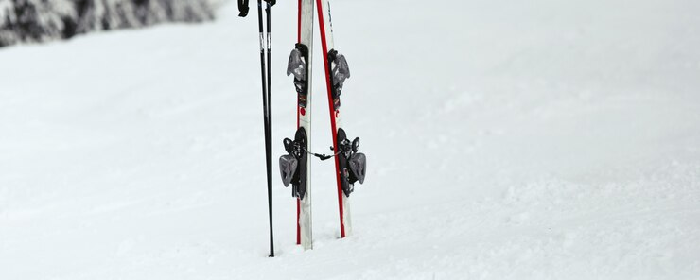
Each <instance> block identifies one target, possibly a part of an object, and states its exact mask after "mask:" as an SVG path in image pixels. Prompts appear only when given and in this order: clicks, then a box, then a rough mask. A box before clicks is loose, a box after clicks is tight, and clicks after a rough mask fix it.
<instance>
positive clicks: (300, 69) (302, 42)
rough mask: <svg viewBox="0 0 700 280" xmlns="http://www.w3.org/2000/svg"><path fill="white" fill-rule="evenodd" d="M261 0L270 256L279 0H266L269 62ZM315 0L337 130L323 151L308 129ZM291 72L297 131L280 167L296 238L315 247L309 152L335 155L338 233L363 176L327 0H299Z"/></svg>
mask: <svg viewBox="0 0 700 280" xmlns="http://www.w3.org/2000/svg"><path fill="white" fill-rule="evenodd" d="M262 2H263V0H258V29H259V32H260V65H261V76H262V93H263V115H264V124H265V152H266V164H267V165H266V166H267V187H268V204H269V214H270V256H271V257H272V256H274V242H273V231H272V179H271V173H272V171H271V169H272V166H271V154H272V147H271V137H272V119H271V118H272V117H271V103H270V102H271V97H270V89H271V70H270V69H271V67H270V64H271V15H272V6H273V5H274V4H275V0H264V2H266V3H267V8H266V9H265V11H266V12H267V64H266V63H265V57H266V56H265V42H264V36H263V12H262ZM314 2H315V5H316V8H317V12H318V16H319V22H320V25H321V27H320V29H321V41H322V47H323V53H324V70H325V76H326V88H327V91H328V107H329V113H330V118H331V131H332V135H333V143H334V144H333V147H331V150H332V151H333V154H332V155H322V154H317V153H312V152H310V151H309V149H308V147H309V135H310V131H311V107H310V105H311V92H310V90H311V77H312V75H311V74H312V71H311V70H312V69H311V65H312V63H311V62H312V56H311V54H312V53H313V21H314ZM248 3H249V0H238V9H239V12H240V14H239V16H241V17H245V16H246V15H247V14H248V11H249V9H248ZM287 75H293V76H294V86H295V89H296V92H297V97H298V98H297V109H298V110H297V132H296V134H295V136H294V140H292V139H289V138H286V139H285V140H284V146H285V150H286V151H287V153H288V154H286V155H283V156H282V157H280V161H279V167H280V174H281V176H282V181H283V183H284V185H285V186H289V185H290V184H291V185H292V186H293V187H292V196H293V197H295V198H297V238H296V242H297V244H300V245H302V246H303V247H304V249H307V250H308V249H312V248H313V242H312V234H311V187H310V184H309V178H310V177H311V176H310V171H311V170H310V161H309V155H313V156H316V157H319V158H321V160H327V159H330V158H333V159H334V161H335V167H336V181H337V187H338V204H339V211H340V237H341V238H342V237H346V236H348V235H351V234H352V223H351V219H350V198H349V197H350V194H351V193H352V192H353V191H354V184H355V183H356V182H360V184H362V183H363V182H364V178H365V169H366V157H365V155H364V154H363V153H360V152H358V148H359V137H358V138H355V139H354V140H353V141H350V140H349V139H348V138H347V135H346V134H345V131H344V130H343V129H342V128H341V114H340V105H341V103H340V95H341V91H342V88H343V83H344V82H345V80H346V79H348V78H350V70H349V68H348V65H347V62H346V60H345V57H344V56H343V55H341V54H339V53H338V52H337V51H336V50H335V49H334V46H333V26H332V23H331V16H330V5H329V2H328V0H299V15H298V40H297V44H296V45H295V47H294V49H293V50H292V52H291V53H290V57H289V65H288V67H287Z"/></svg>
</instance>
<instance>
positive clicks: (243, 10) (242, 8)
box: [238, 0, 250, 17]
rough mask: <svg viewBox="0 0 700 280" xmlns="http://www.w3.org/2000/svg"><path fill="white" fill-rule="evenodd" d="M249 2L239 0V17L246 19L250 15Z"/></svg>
mask: <svg viewBox="0 0 700 280" xmlns="http://www.w3.org/2000/svg"><path fill="white" fill-rule="evenodd" d="M248 1H249V0H238V16H239V17H245V16H247V15H248V11H250V8H249V7H248Z"/></svg>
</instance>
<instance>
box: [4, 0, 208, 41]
mask: <svg viewBox="0 0 700 280" xmlns="http://www.w3.org/2000/svg"><path fill="white" fill-rule="evenodd" d="M212 6H213V5H212V4H211V2H210V0H184V1H183V0H0V47H2V46H8V45H12V44H17V43H37V42H45V41H49V40H57V39H67V38H71V37H73V36H75V35H76V34H81V33H87V32H91V31H96V30H113V29H126V28H140V27H144V26H149V25H153V24H158V23H163V22H201V21H208V20H212V19H213V18H214V12H213V8H212Z"/></svg>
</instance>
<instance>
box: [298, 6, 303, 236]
mask: <svg viewBox="0 0 700 280" xmlns="http://www.w3.org/2000/svg"><path fill="white" fill-rule="evenodd" d="M301 1H302V0H299V18H298V20H299V21H298V22H299V24H298V25H297V28H298V29H297V31H298V33H297V34H298V36H297V43H300V44H301ZM297 95H298V94H297ZM300 126H301V121H300V117H299V98H298V96H297V129H299V127H300ZM299 219H301V199H299V198H297V245H301V225H300V224H299Z"/></svg>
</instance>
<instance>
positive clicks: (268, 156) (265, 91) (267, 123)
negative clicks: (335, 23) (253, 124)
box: [238, 0, 275, 257]
mask: <svg viewBox="0 0 700 280" xmlns="http://www.w3.org/2000/svg"><path fill="white" fill-rule="evenodd" d="M266 1H268V0H266ZM267 5H268V6H267V12H268V29H269V27H270V23H271V20H270V12H271V11H270V10H271V7H272V5H274V1H272V3H270V2H268V4H267ZM248 10H249V8H248V0H238V11H239V12H240V13H239V14H238V15H239V16H241V17H245V16H246V15H247V14H248ZM262 13H263V12H262V0H258V32H259V37H260V76H261V77H262V97H263V116H264V127H265V164H266V169H267V201H268V210H269V213H270V257H274V256H275V249H274V238H273V236H274V235H273V231H272V139H271V138H272V119H271V114H270V87H268V85H270V82H269V78H270V77H269V76H270V75H271V70H270V69H269V67H266V65H265V47H264V46H265V45H264V43H265V42H264V39H263V32H264V31H263V14H262ZM267 36H268V52H269V51H270V45H269V44H270V42H269V41H270V36H271V34H270V31H269V30H268V35H267ZM269 61H271V60H270V59H269V58H268V62H269ZM268 66H269V65H268ZM266 70H267V74H268V76H267V77H266V75H265V74H266V73H265V72H266Z"/></svg>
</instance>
